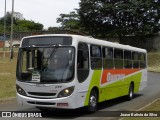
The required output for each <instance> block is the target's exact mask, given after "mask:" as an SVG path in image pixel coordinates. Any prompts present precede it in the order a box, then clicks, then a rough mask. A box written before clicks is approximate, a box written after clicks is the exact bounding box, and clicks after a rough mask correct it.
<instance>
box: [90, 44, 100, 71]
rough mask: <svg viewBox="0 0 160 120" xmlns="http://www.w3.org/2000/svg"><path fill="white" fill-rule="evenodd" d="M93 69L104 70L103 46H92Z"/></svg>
mask: <svg viewBox="0 0 160 120" xmlns="http://www.w3.org/2000/svg"><path fill="white" fill-rule="evenodd" d="M90 51H91V68H92V69H93V70H95V69H102V52H101V46H97V45H91V47H90Z"/></svg>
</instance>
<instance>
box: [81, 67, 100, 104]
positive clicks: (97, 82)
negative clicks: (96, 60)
mask: <svg viewBox="0 0 160 120" xmlns="http://www.w3.org/2000/svg"><path fill="white" fill-rule="evenodd" d="M101 74H102V70H94V72H93V75H92V78H91V81H90V85H89V88H88V92H87V95H86V99H85V103H84V106H87V105H88V101H89V95H90V91H91V89H92V88H93V87H95V86H96V87H98V88H100V79H101Z"/></svg>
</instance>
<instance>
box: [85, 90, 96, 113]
mask: <svg viewBox="0 0 160 120" xmlns="http://www.w3.org/2000/svg"><path fill="white" fill-rule="evenodd" d="M97 104H98V95H97V92H96V91H95V90H92V91H91V93H90V97H89V105H88V107H87V111H88V113H93V112H95V111H96V110H97Z"/></svg>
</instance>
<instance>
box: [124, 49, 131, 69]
mask: <svg viewBox="0 0 160 120" xmlns="http://www.w3.org/2000/svg"><path fill="white" fill-rule="evenodd" d="M124 68H132V54H131V51H127V50H125V51H124Z"/></svg>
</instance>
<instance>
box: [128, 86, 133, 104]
mask: <svg viewBox="0 0 160 120" xmlns="http://www.w3.org/2000/svg"><path fill="white" fill-rule="evenodd" d="M133 94H134V85H133V83H131V84H130V86H129V91H128V95H127V100H129V101H130V100H132V98H133Z"/></svg>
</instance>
